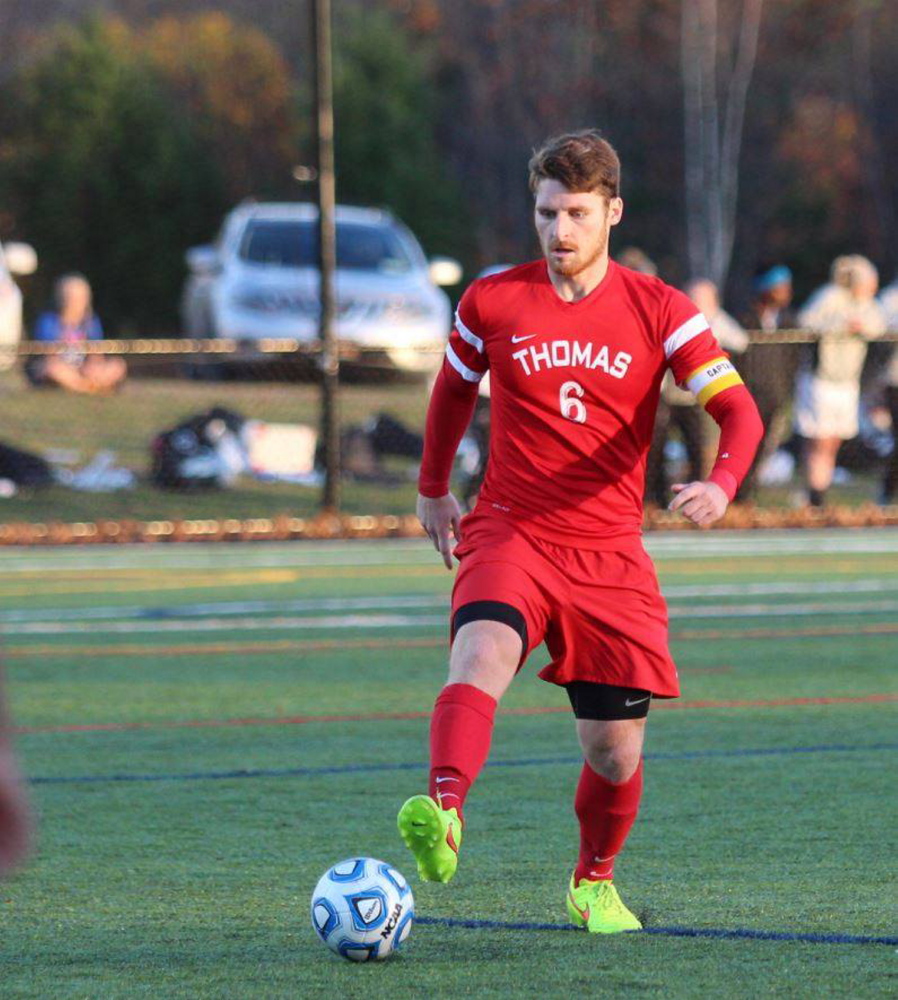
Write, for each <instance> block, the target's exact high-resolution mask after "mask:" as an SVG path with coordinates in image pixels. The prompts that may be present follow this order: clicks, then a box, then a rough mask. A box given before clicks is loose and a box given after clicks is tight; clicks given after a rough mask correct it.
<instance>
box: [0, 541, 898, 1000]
mask: <svg viewBox="0 0 898 1000" xmlns="http://www.w3.org/2000/svg"><path fill="white" fill-rule="evenodd" d="M648 545H649V548H650V551H652V553H653V555H654V556H655V558H656V562H657V565H658V568H659V575H660V577H661V579H662V585H663V587H664V589H665V592H666V593H667V595H668V599H669V604H670V609H671V626H672V633H673V645H674V650H675V653H676V656H677V660H678V663H679V664H680V667H681V675H682V681H683V688H684V696H683V699H682V700H681V701H680V702H678V703H675V704H668V705H664V706H662V705H658V706H657V707H656V708H654V709H653V710H652V718H651V724H650V727H649V737H648V743H647V758H648V760H647V789H646V796H645V799H644V806H643V809H642V812H641V815H640V818H639V821H638V823H637V825H636V827H635V828H634V831H633V834H632V836H631V838H630V841H629V843H628V845H627V849H626V851H625V853H624V855H623V856H622V859H621V861H620V862H619V866H618V879H617V881H618V884H619V886H620V888H621V892H622V894H623V897H624V899H625V900H626V901H627V903H628V904H629V905H630V906H631V907H632V908H633V909H635V910H636V912H637V913H639V914H640V915H641V916H642V917H643V919H644V921H645V923H646V927H647V930H648V931H649V933H645V934H635V935H626V936H621V937H617V938H612V939H604V938H603V939H599V940H596V939H594V938H590V937H588V936H587V935H585V934H583V933H579V932H573V931H571V932H568V931H567V930H566V918H565V914H564V906H563V893H564V886H565V882H566V879H567V877H568V875H569V870H570V867H571V865H572V863H573V860H574V854H575V846H576V824H575V820H574V817H573V813H572V807H571V802H572V796H573V790H574V785H575V782H576V777H577V772H578V766H577V763H576V759H577V757H576V748H575V742H574V738H573V727H572V724H571V721H570V718H569V711H568V710H567V709H566V707H565V704H566V699H565V698H564V695H563V693H562V692H560V691H558V690H556V689H554V688H551V687H549V686H547V685H545V684H543V683H542V682H540V681H539V680H538V679H536V677H535V668H536V667H538V666H539V665H541V663H542V662H544V661H543V660H542V659H541V654H540V653H537V654H535V655H534V657H533V658H532V660H531V662H530V664H528V666H527V668H526V669H525V671H524V673H523V674H522V676H521V677H520V678H519V679H518V680H517V681H516V683H515V684H514V685H513V686H512V689H511V690H510V692H509V694H508V696H507V698H506V699H505V701H504V702H503V706H502V707H503V711H502V713H501V714H500V716H499V720H498V724H497V729H496V735H495V739H494V744H493V754H492V758H491V765H490V766H489V767H488V768H487V769H486V770H485V771H484V773H483V776H482V778H481V780H480V782H479V783H478V785H477V786H476V787H475V789H474V791H473V792H472V794H471V797H470V799H469V806H468V820H469V827H468V830H467V832H466V837H465V845H464V849H463V853H462V861H461V865H460V868H459V874H458V876H457V878H456V879H455V880H454V881H453V882H452V883H451V884H450V885H449V886H438V885H427V884H420V883H418V881H417V879H415V878H413V879H412V883H413V888H414V891H415V896H416V902H417V911H418V915H419V917H420V920H419V922H418V924H417V926H416V927H415V928H414V929H413V931H412V936H411V939H410V940H409V942H408V944H407V946H406V948H405V950H404V953H403V954H400V955H398V956H396V957H395V958H393V959H391V960H390V961H389V962H387V963H383V964H377V965H372V966H354V965H350V964H349V963H344V962H342V961H340V960H339V959H337V958H335V957H334V956H332V955H331V954H330V953H329V952H328V951H326V949H324V948H323V946H322V945H321V944H319V943H318V941H317V940H316V939H315V937H314V935H313V933H312V931H311V928H310V926H309V922H308V897H309V894H310V892H311V889H312V887H313V886H314V884H315V882H316V881H317V878H318V876H319V875H320V874H321V872H322V871H323V870H324V869H325V868H326V867H327V866H328V865H330V864H332V863H333V862H335V861H337V860H339V859H340V858H342V857H346V856H349V855H352V854H355V853H359V854H370V855H374V856H379V857H383V858H385V859H386V860H389V861H391V862H392V863H394V864H396V865H397V866H398V867H399V868H400V869H401V870H403V871H404V872H405V873H406V874H407V875H409V876H412V875H413V873H414V865H413V863H412V862H411V859H410V858H409V857H407V856H406V855H405V849H404V847H403V846H402V844H401V843H400V842H399V840H398V837H397V835H396V833H395V826H394V823H395V812H396V809H397V808H398V806H399V804H401V802H402V801H403V799H404V798H405V797H406V796H407V795H409V794H412V793H414V792H416V791H419V790H420V789H421V788H422V787H423V782H424V780H425V773H426V772H425V766H426V752H427V749H426V743H427V719H426V716H427V713H428V711H429V708H430V706H431V704H432V701H433V696H434V694H435V692H436V689H437V687H438V685H439V684H440V683H441V681H442V674H443V670H444V660H445V648H444V637H445V606H446V599H447V595H448V591H449V587H450V584H451V576H450V574H448V573H446V572H445V570H443V569H442V568H441V567H440V566H439V565H438V564H437V563H436V560H435V556H434V554H433V552H432V551H430V550H428V548H427V547H426V546H425V545H423V544H421V543H416V542H403V543H382V544H376V545H375V544H352V543H333V544H311V543H298V544H295V545H290V546H267V545H256V546H234V547H228V546H219V547H205V546H188V547H174V546H170V547H157V548H149V547H147V548H134V549H132V548H114V549H99V548H98V549H83V550H4V551H2V552H0V567H2V569H3V572H2V574H0V629H2V631H3V633H4V646H5V658H6V670H7V675H8V681H9V690H10V696H11V700H12V702H13V706H14V712H15V717H16V722H17V724H18V726H19V727H20V729H21V730H22V731H21V733H20V736H19V749H20V752H21V756H22V758H23V763H24V765H25V767H26V769H27V772H28V774H29V776H30V778H31V779H32V782H33V797H34V799H35V803H36V806H37V808H38V810H39V812H40V821H41V822H40V826H41V830H40V844H39V850H38V852H37V854H36V856H35V857H34V859H33V860H32V862H31V864H30V866H29V867H28V868H27V869H26V870H25V871H24V872H23V873H21V874H20V875H19V876H18V877H16V878H15V879H14V880H12V881H10V882H8V883H5V884H4V885H3V886H2V887H0V996H2V997H3V998H6V997H35V998H44V997H54V998H55V997H85V998H87V997H91V998H93V997H104V998H105V997H140V996H148V997H149V996H152V997H160V996H165V997H169V996H172V997H175V996H184V997H225V996H226V997H252V998H256V997H317V996H327V995H332V994H333V995H342V996H348V997H366V998H368V997H387V996H390V997H392V996H396V995H399V996H424V995H430V996H438V997H455V996H476V997H481V996H482V997H494V996H495V997H500V996H520V997H532V996H540V995H545V996H549V997H569V996H581V995H582V996H609V997H611V996H621V995H631V994H635V995H644V996H658V997H707V996H720V995H723V994H726V995H728V996H730V997H757V996H764V995H772V996H783V997H827V996H852V997H877V996H883V997H885V996H892V995H894V993H895V986H896V978H895V975H896V970H895V955H896V947H898V928H896V921H895V899H896V893H895V881H894V846H895V843H894V842H895V833H894V831H895V829H896V822H895V820H896V817H895V808H894V784H895V781H894V778H895V768H894V761H895V756H896V749H898V734H896V729H895V697H896V686H895V683H894V667H895V663H896V662H898V624H896V623H898V532H895V531H887V530H880V531H870V532H842V533H839V532H832V533H795V534H786V533H780V534H775V533H770V534H761V533H755V534H745V535H741V534H719V533H718V534H715V533H708V534H698V533H695V534H692V533H690V534H688V535H678V536H676V537H673V536H650V537H649V539H648Z"/></svg>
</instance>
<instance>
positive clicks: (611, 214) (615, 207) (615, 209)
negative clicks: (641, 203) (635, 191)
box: [608, 198, 624, 226]
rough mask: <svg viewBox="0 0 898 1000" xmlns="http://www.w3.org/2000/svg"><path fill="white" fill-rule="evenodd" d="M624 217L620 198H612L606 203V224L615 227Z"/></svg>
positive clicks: (622, 203)
mask: <svg viewBox="0 0 898 1000" xmlns="http://www.w3.org/2000/svg"><path fill="white" fill-rule="evenodd" d="M623 217H624V202H623V199H622V198H612V199H611V200H610V201H609V202H608V224H609V225H611V226H616V225H617V224H618V223H619V222H620V220H621V219H622V218H623Z"/></svg>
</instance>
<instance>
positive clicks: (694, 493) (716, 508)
mask: <svg viewBox="0 0 898 1000" xmlns="http://www.w3.org/2000/svg"><path fill="white" fill-rule="evenodd" d="M671 489H672V490H673V491H674V493H676V496H675V497H674V498H673V500H672V501H671V502H670V505H669V506H668V508H667V509H668V510H678V511H679V512H680V513H681V514H682V515H683V517H685V518H686V519H687V520H689V521H692V523H693V524H697V525H698V526H699V527H700V528H707V527H708V525H711V524H713V523H714V522H715V521H719V520H720V519H721V518H722V517H723V515H724V514H726V511H727V507H728V506H729V504H730V501H729V500H728V499H727V495H726V493H724V492H723V490H722V489H721V488H720V487H719V486H718V485H717V483H710V482H694V483H674V484H673V486H672V487H671Z"/></svg>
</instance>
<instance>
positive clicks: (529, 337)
mask: <svg viewBox="0 0 898 1000" xmlns="http://www.w3.org/2000/svg"><path fill="white" fill-rule="evenodd" d="M535 336H536V334H535V333H528V334H525V335H524V336H523V337H519V336H517V335H515V336H513V337H512V338H511V342H512V343H513V344H520V343H521V341H522V340H533V338H534V337H535Z"/></svg>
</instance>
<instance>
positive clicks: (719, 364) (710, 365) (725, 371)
mask: <svg viewBox="0 0 898 1000" xmlns="http://www.w3.org/2000/svg"><path fill="white" fill-rule="evenodd" d="M685 385H686V388H687V389H688V390H689V391H690V392H692V393H694V395H695V398H696V399H697V400H698V401H699V403H701V405H702V406H706V405H707V404H708V401H709V400H711V399H713V398H714V397H715V396H716V395H717V394H718V393H719V392H723V390H724V389H729V388H731V387H732V386H734V385H742V379H741V378H740V376H739V372H737V371H736V369H735V368H734V367H733V364H732V362H730V361H729V360H728V359H727V358H724V357H720V358H714V360H713V361H708V362H706V363H705V364H703V365H702V366H701V367H700V368H696V369H695V371H694V372H691V373H690V374H689V375H688V376H687V378H686V382H685Z"/></svg>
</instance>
